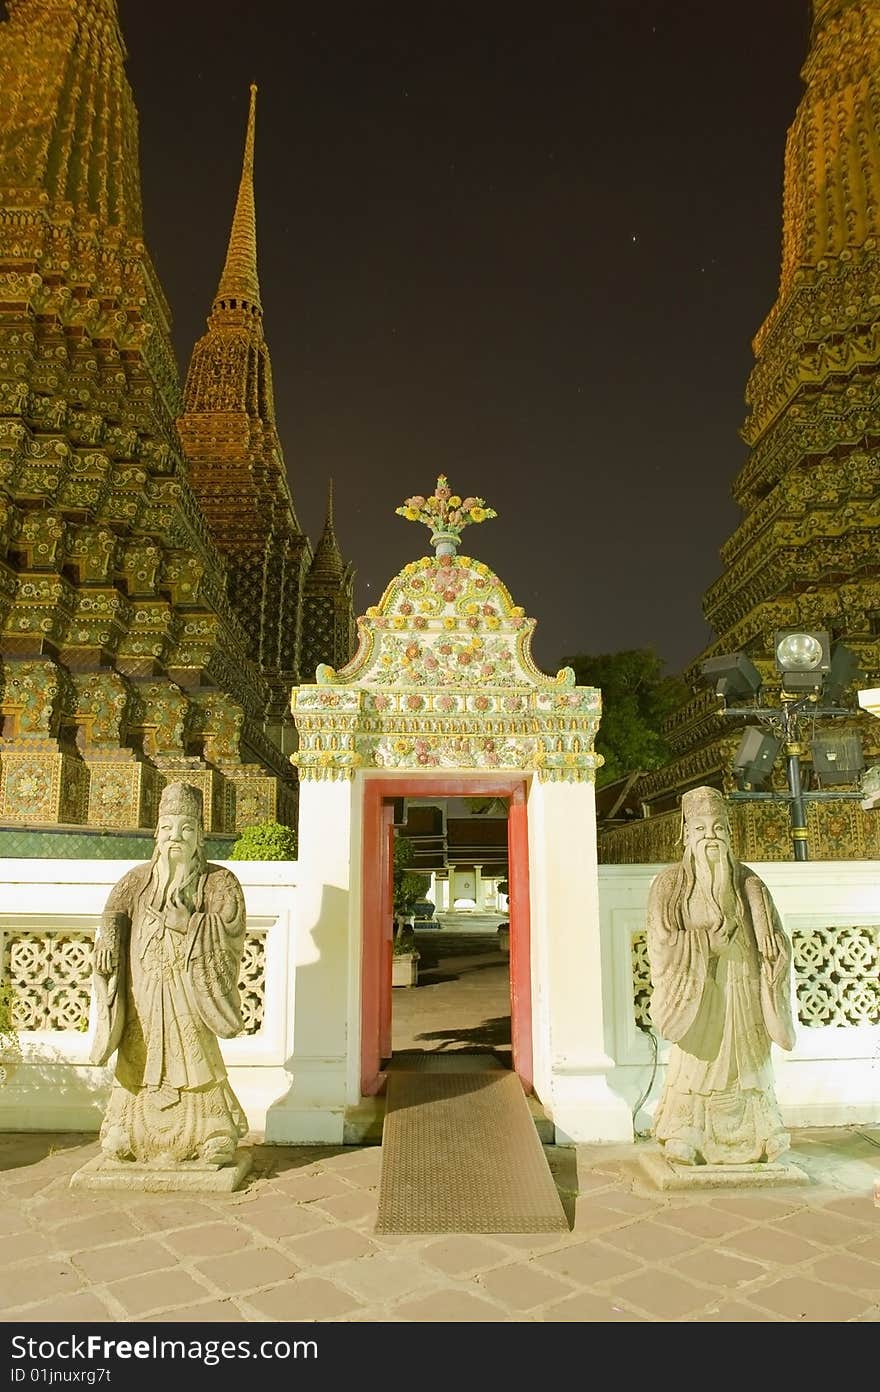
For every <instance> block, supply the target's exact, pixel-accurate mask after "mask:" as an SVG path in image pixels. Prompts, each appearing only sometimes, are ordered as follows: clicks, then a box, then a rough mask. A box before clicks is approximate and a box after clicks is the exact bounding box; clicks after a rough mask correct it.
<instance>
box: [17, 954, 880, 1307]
mask: <svg viewBox="0 0 880 1392" xmlns="http://www.w3.org/2000/svg"><path fill="white" fill-rule="evenodd" d="M419 936H420V938H422V937H424V939H425V940H426V942H427V938H428V935H427V934H425V935H421V934H420V935H419ZM453 948H454V950H453ZM495 951H497V949H494V947H492V946H491V945H488V944H479V943H476V942H474V943H472V944H469V945H467V946H463V945H462V944H460V943H459V944H457V945H453V944H451V945H450V946H449V948H448V949H447V948H446V947H444V949H443V952H442V953H441V952H440V950H439V940H438V941H437V944H436V945H433V946H426V947H425V951H424V958H423V965H424V968H425V971H424V975H423V977H422V978H421V980H422V984H421V985H420V986H419V987H417V988H415V989H409V990H407V989H400V990H396V991H395V992H394V1002H393V1009H394V1043H395V1048H396V1049H403V1048H406V1049H414V1048H415V1049H431V1050H434V1051H442V1052H446V1051H450V1050H456V1049H461V1048H465V1049H480V1050H483V1051H486V1050H489V1049H491V1050H493V1051H494V1052H495V1053H496V1055H497V1056H498V1057H500V1058H501V1059H502V1061H503V1060H504V1056H505V1049H506V1050H507V1052H508V1053H509V1028H508V1030H507V1033H506V1034H505V1017H506V1011H507V1007H506V1004H505V1002H506V996H505V992H506V990H507V985H506V983H507V966H506V961H505V960H503V958H502V957H501V954H499V955H498V956H493V952H495ZM456 991H458V992H459V993H460V994H458V995H456ZM506 1023H507V1025H508V1026H509V1021H507V1022H506ZM649 1144H650V1143H648V1142H640V1143H639V1145H642V1146H645V1145H649ZM97 1149H98V1147H97V1142H96V1138H95V1137H94V1136H92V1135H87V1136H83V1135H46V1134H36V1133H34V1134H29V1135H0V1236H2V1254H3V1261H2V1267H0V1319H2V1320H4V1321H7V1322H11V1321H14V1322H16V1323H23V1322H38V1321H63V1322H76V1323H80V1324H82V1323H86V1322H90V1321H110V1322H114V1321H118V1322H140V1321H146V1322H149V1321H169V1320H174V1321H219V1320H229V1321H240V1322H261V1321H276V1320H292V1321H313V1320H314V1321H355V1320H368V1321H392V1322H394V1321H401V1320H402V1321H420V1322H421V1321H438V1322H459V1321H471V1320H481V1321H516V1322H551V1323H556V1322H559V1321H587V1322H596V1321H599V1322H605V1323H607V1322H616V1321H624V1322H632V1321H662V1322H668V1321H676V1322H689V1321H701V1322H702V1321H710V1322H752V1321H760V1322H766V1321H782V1322H789V1321H801V1320H803V1321H811V1322H812V1321H822V1322H826V1323H827V1322H834V1323H839V1322H846V1321H859V1322H861V1321H876V1320H877V1319H878V1318H880V1207H876V1206H875V1205H874V1202H873V1199H872V1189H873V1184H874V1181H875V1180H876V1179H877V1178H878V1177H880V1128H867V1127H863V1128H842V1129H841V1128H835V1129H833V1130H823V1131H808V1132H806V1131H805V1132H798V1133H795V1137H794V1153H793V1156H792V1158H793V1159H794V1160H795V1162H796V1163H797V1164H799V1165H800V1166H801V1167H802V1168H803V1169H804V1170H806V1171H807V1173H808V1175H809V1176H810V1180H811V1183H810V1184H809V1185H806V1186H802V1187H797V1188H789V1189H772V1190H760V1191H758V1190H754V1189H753V1190H741V1191H738V1192H731V1191H729V1190H728V1191H721V1192H718V1191H713V1192H711V1193H710V1192H707V1191H705V1190H702V1191H698V1192H689V1193H686V1194H682V1193H675V1194H669V1193H661V1192H658V1191H656V1190H654V1189H652V1188H651V1187H650V1185H649V1184H648V1183H647V1181H646V1180H645V1179H644V1178H643V1176H642V1172H641V1170H640V1169H639V1167H638V1165H637V1164H636V1163H635V1156H636V1153H637V1147H632V1146H614V1147H603V1146H580V1147H577V1148H567V1149H566V1148H554V1147H548V1148H547V1149H546V1154H547V1158H548V1161H549V1163H550V1166H551V1169H552V1171H553V1173H554V1176H555V1178H556V1182H557V1185H558V1188H559V1191H560V1195H561V1197H562V1201H563V1206H564V1208H565V1210H566V1213H567V1215H568V1218H569V1222H570V1224H571V1231H570V1232H568V1233H561V1234H560V1233H555V1234H552V1235H551V1234H545V1235H536V1236H525V1235H509V1236H502V1235H497V1234H493V1235H492V1236H474V1235H460V1236H425V1235H418V1236H397V1237H390V1236H385V1235H379V1234H377V1233H375V1232H374V1231H373V1228H374V1225H375V1219H376V1207H377V1198H378V1184H379V1175H380V1167H381V1150H380V1148H379V1147H378V1146H367V1147H346V1148H341V1147H339V1148H327V1147H320V1148H319V1147H308V1146H302V1147H276V1146H262V1145H260V1144H256V1147H255V1160H256V1163H255V1168H254V1171H253V1173H252V1175H251V1176H250V1177H249V1179H248V1181H247V1182H246V1187H244V1188H243V1189H241V1190H240V1191H239V1192H238V1193H235V1194H231V1195H222V1196H221V1195H210V1196H204V1197H192V1196H180V1197H169V1196H166V1195H133V1194H127V1193H123V1194H119V1195H114V1194H107V1193H97V1194H88V1193H84V1192H82V1191H71V1190H70V1188H69V1187H68V1185H69V1178H70V1175H71V1173H72V1172H73V1171H74V1170H75V1169H77V1168H78V1167H79V1166H80V1165H82V1164H84V1163H85V1161H86V1160H87V1159H89V1158H90V1157H91V1156H93V1155H95V1154H96V1153H97Z"/></svg>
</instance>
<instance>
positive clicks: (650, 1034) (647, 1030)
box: [632, 1020, 658, 1138]
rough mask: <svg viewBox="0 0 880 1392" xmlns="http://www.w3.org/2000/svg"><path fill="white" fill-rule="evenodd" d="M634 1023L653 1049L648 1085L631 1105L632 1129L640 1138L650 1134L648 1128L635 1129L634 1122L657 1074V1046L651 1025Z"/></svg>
mask: <svg viewBox="0 0 880 1392" xmlns="http://www.w3.org/2000/svg"><path fill="white" fill-rule="evenodd" d="M636 1024H637V1025H638V1027H639V1029H640V1030H641V1031H642V1033H643V1034H646V1035H647V1036H648V1038H649V1039H650V1041H651V1048H652V1050H653V1052H654V1063H653V1066H652V1068H651V1077H650V1079H649V1080H648V1086H647V1087H646V1088H645V1091H644V1092H643V1093H642V1095H641V1097H640V1098H639V1100H638V1102H637V1103H636V1105H635V1106H634V1107H633V1113H632V1119H633V1131H634V1132H635V1134H636V1136H638V1137H640V1138H644V1137H647V1136H650V1134H651V1132H650V1130H648V1131H639V1130H637V1129H636V1124H635V1122H636V1117H637V1116H638V1114H639V1112H640V1111H641V1110H642V1107H643V1106H644V1105H645V1103H646V1102H647V1100H648V1098H649V1097H650V1095H651V1089H652V1087H653V1086H654V1079H655V1078H656V1076H657V1059H658V1048H657V1036H656V1034H655V1033H654V1031H653V1030H652V1029H651V1026H650V1025H645V1024H642V1022H641V1020H636Z"/></svg>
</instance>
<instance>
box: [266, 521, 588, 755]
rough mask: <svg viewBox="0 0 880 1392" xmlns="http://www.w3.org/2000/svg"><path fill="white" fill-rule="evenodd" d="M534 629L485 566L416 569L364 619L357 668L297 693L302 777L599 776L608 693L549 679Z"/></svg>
mask: <svg viewBox="0 0 880 1392" xmlns="http://www.w3.org/2000/svg"><path fill="white" fill-rule="evenodd" d="M441 501H445V502H446V503H447V504H449V503H451V502H452V501H453V500H452V498H450V499H446V500H443V499H441ZM466 501H468V502H473V503H474V506H477V504H476V502H475V500H470V499H469V500H466ZM417 502H418V500H417V499H411V500H410V503H409V504H408V506H410V505H412V507H413V508H414V507H415V505H416V503H417ZM462 506H463V504H462ZM480 506H482V505H480ZM398 511H400V509H398ZM454 511H458V509H457V508H456V509H454ZM422 520H424V519H422ZM475 520H479V519H475ZM534 627H535V622H534V620H533V619H528V618H526V616H525V613H524V611H523V610H522V609H521V608H520V607H519V606H518V605H516V604H514V603H513V601H512V599H511V596H510V594H509V592H508V590H507V589H506V587H505V586H504V585H503V584H502V582H501V581H500V580H499V579H498V577H497V576H496V575H495V574H494V573H493V572H492V571H491V570H490V569H489V567H488V566H487V565H484V564H483V563H482V562H480V561H475V560H472V559H470V558H469V557H467V556H456V555H448V554H447V555H440V556H425V557H424V558H423V559H421V560H419V561H414V562H412V563H411V564H409V565H407V566H405V567H404V568H403V570H402V571H401V572H400V574H399V575H398V576H397V577H396V578H395V579H394V580H393V581H392V582H391V584H390V585H389V586H388V588H387V590H386V591H385V594H384V595H383V596H382V599H381V601H380V603H379V604H378V605H376V606H374V607H372V608H370V609H368V610H367V613H366V615H365V616H364V617H363V618H362V619H360V620H359V645H358V649H357V651H356V653H355V655H354V657H353V658H352V660H351V662H350V663H349V664H348V665H347V666H346V667H345V668H343V669H342V670H341V671H340V672H338V673H337V672H335V671H333V669H332V668H329V667H323V668H321V669H320V670H319V672H318V683H317V685H315V686H301V687H299V688H298V689H297V690H296V691H295V692H294V697H293V712H294V716H295V718H296V723H297V727H298V730H299V736H300V748H299V752H298V753H297V755H296V756H295V762H296V764H297V766H298V768H299V771H300V777H301V778H316V777H317V778H323V777H331V778H335V777H348V776H351V774H352V772H353V771H354V770H355V769H356V768H359V767H367V768H370V767H372V768H394V769H405V768H413V769H418V768H425V769H427V768H442V769H444V770H445V769H455V768H459V769H524V770H532V771H535V772H537V773H538V775H539V777H541V778H546V779H566V780H572V781H581V780H584V779H592V778H593V776H594V774H595V769H596V768H597V766H598V765H599V762H600V759H599V756H597V755H596V754H595V752H594V750H593V739H594V736H595V732H596V728H597V727H598V723H599V715H600V700H601V698H600V694H599V692H598V691H597V690H595V689H594V688H592V687H577V686H575V684H574V673H573V672H572V671H571V669H570V668H564V669H563V670H562V671H560V672H559V673H557V675H556V676H555V677H550V676H547V675H546V674H545V673H543V672H541V671H540V670H539V669H538V668H537V667H536V666H535V663H534V661H533V660H532V656H531V635H532V632H533V630H534Z"/></svg>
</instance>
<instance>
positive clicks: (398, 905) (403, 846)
mask: <svg viewBox="0 0 880 1392" xmlns="http://www.w3.org/2000/svg"><path fill="white" fill-rule="evenodd" d="M412 861H413V845H412V842H411V841H410V840H409V838H408V837H406V836H397V837H395V840H394V912H395V914H397V915H398V916H399V917H401V918H404V917H406V915H407V914H410V913H412V910H413V905H414V904H416V903H418V901H419V899H423V898H424V897H425V895H426V894H427V892H428V890H429V889H430V887H431V876H430V875H423V874H420V873H419V871H418V870H409V869H407V867H408V866H409V865H411V864H412Z"/></svg>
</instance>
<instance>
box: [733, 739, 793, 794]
mask: <svg viewBox="0 0 880 1392" xmlns="http://www.w3.org/2000/svg"><path fill="white" fill-rule="evenodd" d="M781 743H782V742H781V740H778V739H777V738H776V736H775V735H767V734H765V733H764V731H763V730H760V729H759V728H758V726H757V725H749V726H748V728H747V729H745V730H744V731H743V736H742V739H741V740H740V742H739V748H738V749H737V751H736V754H735V755H734V758H733V769H734V772H735V773H736V775H737V782H738V783H747V784H748V785H749V787H751V788H757V787H760V785H761V784H762V783H766V781H767V779H768V778H769V777H770V774H771V772H772V770H773V765H774V763H775V762H776V756H777V754H778V753H779V750H780V747H781Z"/></svg>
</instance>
